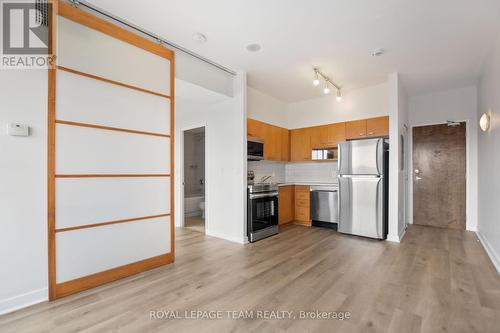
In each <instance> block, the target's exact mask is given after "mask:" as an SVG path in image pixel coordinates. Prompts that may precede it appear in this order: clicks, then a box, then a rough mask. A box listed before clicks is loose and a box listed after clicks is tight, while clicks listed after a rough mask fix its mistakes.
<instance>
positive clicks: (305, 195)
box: [295, 192, 310, 201]
mask: <svg viewBox="0 0 500 333" xmlns="http://www.w3.org/2000/svg"><path fill="white" fill-rule="evenodd" d="M309 195H310V194H309V192H296V193H295V199H296V200H307V201H309Z"/></svg>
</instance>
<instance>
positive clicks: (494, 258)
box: [476, 231, 500, 274]
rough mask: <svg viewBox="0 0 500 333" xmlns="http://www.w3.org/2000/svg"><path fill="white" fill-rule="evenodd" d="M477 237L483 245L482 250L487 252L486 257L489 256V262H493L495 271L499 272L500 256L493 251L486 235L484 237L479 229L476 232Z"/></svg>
mask: <svg viewBox="0 0 500 333" xmlns="http://www.w3.org/2000/svg"><path fill="white" fill-rule="evenodd" d="M476 235H477V238H479V241H480V242H481V244H482V245H483V248H484V250H485V251H486V253H487V254H488V257H490V260H491V262H492V263H493V266H495V268H496V269H497V272H498V273H499V274H500V256H499V255H498V253H496V252H495V250H494V249H493V247H492V246H491V244H490V242H489V241H488V239H487V238H486V237H484V235H483V234H481V233H480V232H479V231H477V232H476Z"/></svg>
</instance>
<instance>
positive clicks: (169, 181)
mask: <svg viewBox="0 0 500 333" xmlns="http://www.w3.org/2000/svg"><path fill="white" fill-rule="evenodd" d="M53 23H54V24H53V26H52V28H53V33H52V36H53V38H52V47H53V51H55V53H56V54H57V57H58V61H57V67H55V68H53V69H50V70H49V282H50V288H49V289H50V298H51V299H55V298H59V297H63V296H66V295H69V294H72V293H75V292H78V291H81V290H84V289H88V288H92V287H95V286H98V285H100V284H103V283H107V282H110V281H113V280H116V279H119V278H122V277H125V276H129V275H132V274H135V273H139V272H141V271H144V270H147V269H151V268H153V267H157V266H160V265H164V264H168V263H171V262H172V261H173V260H174V241H173V239H174V234H173V233H174V228H173V209H174V207H173V204H172V203H173V133H174V129H173V125H174V124H173V97H172V96H173V82H174V81H173V79H172V78H173V75H174V73H173V53H172V52H171V51H170V50H167V49H165V48H163V47H161V46H160V45H158V44H156V43H153V42H151V41H148V40H146V39H143V38H141V37H139V36H137V35H134V34H132V33H130V32H128V31H125V30H123V29H121V28H119V27H117V26H114V25H112V24H110V23H109V22H105V21H102V20H100V19H98V18H96V17H93V16H91V15H89V14H87V13H84V12H82V11H80V10H78V9H76V8H73V7H70V6H67V5H64V4H63V3H60V4H59V9H58V15H57V16H55V17H54V19H53ZM55 34H56V35H55Z"/></svg>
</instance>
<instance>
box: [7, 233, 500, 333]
mask: <svg viewBox="0 0 500 333" xmlns="http://www.w3.org/2000/svg"><path fill="white" fill-rule="evenodd" d="M156 310H160V311H161V310H164V311H178V314H179V315H180V316H181V317H182V316H184V315H185V312H184V311H186V310H188V311H191V310H202V311H217V310H221V311H247V314H249V313H253V314H254V315H255V314H256V313H257V312H258V311H264V310H271V311H272V310H283V311H292V316H293V318H284V319H283V318H259V319H257V318H253V319H252V318H240V319H229V318H227V317H226V315H225V316H224V317H223V318H221V319H199V320H195V319H186V318H183V319H151V318H150V312H151V311H156ZM316 310H318V311H342V312H347V311H348V312H349V313H350V318H349V319H345V320H338V319H311V318H305V319H304V318H300V313H301V311H303V312H306V313H314V311H316ZM499 318H500V277H499V275H498V273H497V272H496V270H495V268H494V267H493V265H492V264H491V262H490V261H489V259H488V257H487V255H486V253H485V251H484V249H483V248H482V246H481V244H480V243H479V242H478V240H477V237H476V236H475V234H474V233H471V232H467V231H459V230H447V229H438V228H432V227H422V226H411V227H410V228H409V229H408V232H407V234H406V237H405V238H404V240H403V242H402V243H401V244H394V243H390V242H381V241H375V240H369V239H364V238H359V237H351V236H346V235H341V234H338V233H336V232H335V231H333V230H329V229H322V228H307V227H302V226H296V225H290V226H286V227H285V228H283V229H282V231H281V232H280V234H279V235H277V236H274V237H271V238H267V239H265V240H262V241H260V242H256V243H253V244H247V245H239V244H235V243H231V242H227V241H224V240H220V239H217V238H213V237H209V236H205V235H204V234H203V233H200V232H197V231H193V230H191V229H188V228H184V229H177V230H176V262H175V263H174V264H171V265H168V266H164V267H160V268H157V269H154V270H151V271H148V272H145V273H142V274H139V275H136V276H133V277H129V278H126V279H123V280H120V281H116V282H114V283H110V284H107V285H104V286H101V287H99V288H95V289H93V290H89V291H86V292H82V293H80V294H77V295H72V296H69V297H66V298H64V299H61V300H58V301H55V302H45V303H41V304H37V305H34V306H31V307H29V308H26V309H22V310H19V311H16V312H14V313H10V314H7V315H4V316H0V332H2V333H3V332H16V333H18V332H51V333H52V332H325V331H330V332H331V331H338V332H443V331H448V332H495V331H496V330H498V327H499V326H498V321H499V320H500V319H499Z"/></svg>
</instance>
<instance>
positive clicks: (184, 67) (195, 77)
mask: <svg viewBox="0 0 500 333" xmlns="http://www.w3.org/2000/svg"><path fill="white" fill-rule="evenodd" d="M175 77H176V78H178V79H181V80H183V81H186V82H190V83H192V84H195V85H197V86H200V87H203V88H205V89H208V90H210V91H215V92H217V93H219V94H223V95H225V96H228V97H232V96H233V95H234V91H233V88H234V87H233V76H232V75H230V74H228V73H226V72H223V71H221V70H220V69H217V68H215V67H213V66H212V65H209V64H207V63H205V62H203V61H201V60H199V59H196V58H193V57H191V56H190V55H187V54H185V53H182V52H176V53H175Z"/></svg>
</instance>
